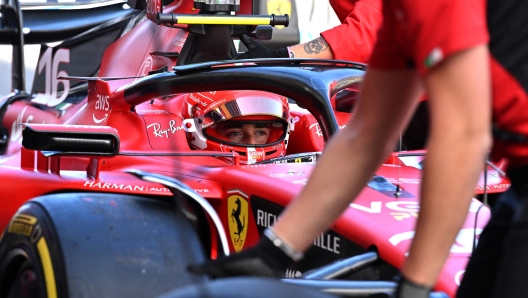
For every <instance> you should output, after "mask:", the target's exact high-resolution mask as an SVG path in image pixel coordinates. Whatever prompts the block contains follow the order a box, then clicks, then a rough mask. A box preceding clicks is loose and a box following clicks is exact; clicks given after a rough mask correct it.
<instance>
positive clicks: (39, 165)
mask: <svg viewBox="0 0 528 298" xmlns="http://www.w3.org/2000/svg"><path fill="white" fill-rule="evenodd" d="M242 2H247V1H242ZM165 11H167V12H169V11H177V12H180V13H192V2H191V1H175V2H174V3H173V4H172V5H171V6H170V7H168V8H165ZM186 36H187V32H186V31H184V30H180V29H174V28H167V27H163V26H157V25H156V24H154V23H153V22H150V21H143V22H142V23H140V24H139V25H138V26H136V27H135V28H134V29H132V30H131V31H130V32H128V33H127V34H126V35H124V36H123V37H122V38H120V39H119V40H118V41H117V42H115V43H114V44H113V45H112V46H110V47H109V48H108V49H107V51H106V52H105V55H104V58H103V62H102V65H101V69H100V72H99V76H100V77H124V76H144V75H146V74H147V73H148V72H149V71H151V70H155V69H159V68H161V67H163V66H166V65H167V66H169V68H170V67H172V66H174V65H175V64H176V58H170V57H164V56H159V55H153V54H152V53H155V52H180V51H181V48H182V45H183V41H184V40H185V38H186ZM125 57H126V59H125ZM70 75H75V74H70ZM134 80H135V79H133V78H132V79H124V80H112V81H101V80H98V81H91V82H90V85H89V93H88V98H87V99H85V100H84V101H83V102H81V103H79V104H77V105H73V106H71V107H70V108H69V109H66V110H65V111H63V113H62V114H59V113H57V112H56V110H53V109H51V111H50V110H42V109H37V108H35V107H33V106H32V105H31V104H27V102H15V103H14V104H12V106H11V107H10V108H9V109H8V111H7V113H6V115H5V117H4V120H3V121H4V122H3V126H4V127H7V128H10V144H9V147H8V151H7V154H6V155H4V156H2V157H1V158H0V163H1V167H0V179H1V180H2V181H4V183H3V185H2V190H1V192H2V193H3V194H4V196H3V200H2V203H1V205H2V208H1V209H0V229H2V230H3V229H4V228H5V227H6V225H7V223H8V221H9V220H10V218H11V216H12V215H13V214H14V213H15V212H16V210H17V209H18V208H19V207H20V206H21V205H22V204H23V203H24V202H25V201H27V200H29V199H31V198H34V197H37V196H39V195H43V194H50V193H57V192H108V193H127V194H138V195H145V196H171V195H172V194H171V193H170V191H169V190H168V189H166V188H165V187H163V186H161V185H158V184H154V183H149V182H145V181H142V180H139V179H137V178H135V177H134V176H132V175H130V174H128V173H125V172H124V171H125V170H128V169H139V170H143V171H148V172H154V173H159V174H163V175H168V176H172V177H175V178H177V179H179V180H181V181H182V182H184V183H186V184H187V185H188V186H189V187H191V188H192V189H194V190H195V191H196V192H197V193H198V194H200V195H201V196H203V197H205V198H206V199H208V200H209V202H210V203H211V204H212V206H213V207H214V208H215V209H216V211H217V212H218V214H219V216H220V218H221V220H222V222H223V223H224V226H225V227H226V231H227V232H228V233H230V235H229V236H228V239H230V241H231V243H230V247H231V250H232V251H240V250H241V249H243V248H246V247H248V246H251V245H252V244H254V243H255V242H256V241H258V239H259V231H261V230H262V228H264V227H267V226H269V225H272V224H273V222H274V221H275V220H276V218H277V216H278V214H279V213H278V212H280V209H281V208H278V209H277V208H276V207H277V206H279V207H283V206H286V205H287V204H288V203H289V202H290V200H292V198H293V197H295V195H296V194H297V193H298V192H299V191H300V190H301V188H302V187H303V185H304V184H305V183H306V181H307V180H308V178H309V177H310V173H311V171H312V169H313V167H314V163H287V164H257V165H237V164H236V163H231V164H230V163H226V162H225V161H223V160H219V159H217V158H215V157H213V156H177V157H174V156H148V154H152V153H157V152H158V153H159V152H190V153H192V151H190V150H189V146H188V144H187V140H186V137H185V131H184V129H183V127H182V125H181V122H182V117H181V109H182V96H174V97H171V98H163V99H161V98H153V99H152V101H149V102H145V103H142V104H139V105H137V106H135V108H133V107H132V106H131V105H130V104H129V103H127V102H126V101H125V100H124V96H123V87H122V86H124V85H125V84H127V83H130V82H132V81H134ZM204 84H207V82H204ZM252 92H253V94H254V96H265V92H261V91H252ZM210 96H214V92H211V94H210ZM292 115H293V117H294V118H295V119H296V123H295V129H294V131H292V132H291V136H290V145H289V147H288V153H290V154H292V153H300V152H313V151H321V150H322V149H323V147H324V141H323V137H322V134H321V132H320V130H319V127H318V124H317V122H316V120H315V119H314V118H313V117H312V116H311V115H310V114H309V113H308V112H307V111H306V110H304V109H301V108H295V109H293V111H292ZM349 116H350V114H348V113H340V112H336V117H337V120H338V123H339V125H340V126H344V125H345V124H346V121H347V119H348V118H349ZM22 123H30V124H31V123H47V124H64V125H65V126H63V125H61V126H58V128H59V129H63V130H68V125H76V126H79V125H80V126H86V127H85V128H84V129H86V130H87V131H90V130H92V129H93V128H91V127H94V126H103V127H111V128H114V129H115V132H116V135H118V136H119V140H120V149H119V150H120V152H121V153H126V152H129V153H130V152H135V153H144V154H145V155H144V156H131V155H117V156H115V157H97V156H91V157H90V156H85V157H75V156H72V157H65V156H62V157H46V156H44V155H43V154H42V153H41V152H38V151H33V150H27V149H21V145H20V144H21V140H20V138H21V130H22V127H23V125H22ZM53 128H54V127H53V126H51V127H50V129H53ZM55 129H57V127H55ZM78 129H82V128H78ZM104 129H106V128H104ZM417 153H421V152H417ZM421 159H423V156H420V155H416V156H410V157H405V158H403V157H398V153H394V154H393V156H391V157H389V158H388V159H387V163H386V164H384V165H382V166H381V167H380V169H379V170H378V171H377V173H376V175H378V176H383V177H385V178H386V179H387V180H388V181H389V182H391V183H393V184H399V185H400V186H401V188H402V189H403V195H402V196H400V197H399V198H396V197H395V196H394V195H391V194H390V193H386V192H385V193H384V192H380V191H378V190H374V189H373V188H370V187H365V189H364V190H363V192H362V193H361V194H360V196H359V197H358V198H357V199H356V200H355V201H354V202H353V203H352V204H350V207H349V208H348V209H347V210H346V211H345V212H344V213H343V215H342V216H341V217H340V218H339V219H338V220H337V221H336V222H335V223H334V225H333V226H332V231H333V232H332V233H327V234H324V235H322V236H321V237H319V238H318V239H317V240H316V241H315V242H314V243H315V245H316V246H317V247H319V248H320V249H322V250H323V251H326V252H327V253H330V254H334V255H335V256H336V259H338V258H341V257H343V256H346V251H345V250H346V249H347V247H348V246H347V244H345V243H344V242H345V241H347V242H348V241H349V242H353V243H355V244H356V245H357V246H359V247H361V248H363V249H368V248H372V247H376V248H377V250H378V252H379V255H380V257H381V258H382V259H383V260H384V261H386V262H387V263H389V264H390V265H392V266H394V267H395V268H401V265H402V263H403V261H404V259H405V255H406V253H407V251H408V248H409V245H410V242H411V240H412V238H413V230H414V225H415V222H416V218H417V213H418V208H419V207H418V201H419V182H420V177H421V171H420V170H419V169H417V167H416V166H415V165H416V164H418V162H419V161H420V160H421ZM406 164H407V165H406ZM453 179H457V178H456V169H453ZM508 186H509V184H508V182H507V181H506V180H504V179H503V178H501V177H500V176H499V175H498V174H497V171H496V170H491V171H490V172H489V173H488V191H490V192H492V191H503V190H504V189H505V188H507V187H508ZM481 191H482V188H481V189H477V190H476V193H480V192H481ZM439 195H442V194H439ZM236 199H239V200H240V203H239V204H238V205H237V203H236ZM321 199H324V198H321ZM258 200H261V201H262V200H264V201H267V202H271V203H272V205H273V206H274V207H273V208H275V209H273V208H271V209H266V208H264V207H265V204H264V205H262V204H260V205H258V204H257V201H258ZM480 206H481V203H480V202H479V201H477V200H474V201H473V203H472V205H471V208H470V210H469V213H468V217H467V220H466V222H465V224H464V228H463V229H462V230H461V232H460V234H459V237H458V238H457V241H456V243H455V244H454V245H453V248H452V250H451V255H450V257H449V259H448V261H447V263H446V265H445V267H444V270H443V271H442V274H441V276H440V279H439V281H438V284H437V286H436V288H435V289H436V290H439V291H445V292H447V293H448V294H449V295H451V296H454V294H455V291H456V288H457V286H458V284H459V282H460V280H461V278H462V275H463V272H464V268H465V265H466V262H467V260H468V257H469V255H470V253H471V251H472V249H473V239H474V237H473V236H474V235H478V234H479V233H480V231H481V229H482V228H483V227H484V226H485V224H486V223H487V221H488V219H489V216H490V212H489V209H488V208H486V207H484V208H480ZM105 207H107V208H115V206H112V203H111V202H109V203H108V206H105ZM306 208H310V206H306ZM270 210H275V212H271V211H270ZM277 210H278V212H277ZM477 211H480V212H479V213H478V217H477ZM236 212H238V213H236ZM235 217H237V218H238V219H239V220H240V223H241V224H242V226H243V229H242V231H241V230H240V229H239V230H237V226H236V221H235ZM477 219H478V220H477ZM446 220H449V219H447V218H446ZM476 220H477V222H476V223H475V221H476ZM87 224H89V223H87ZM474 227H476V231H475V229H474ZM236 232H238V234H235V233H236Z"/></svg>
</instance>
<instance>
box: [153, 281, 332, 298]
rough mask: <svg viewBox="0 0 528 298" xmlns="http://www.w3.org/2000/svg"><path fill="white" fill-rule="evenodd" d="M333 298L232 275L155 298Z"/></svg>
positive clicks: (314, 292)
mask: <svg viewBox="0 0 528 298" xmlns="http://www.w3.org/2000/svg"><path fill="white" fill-rule="evenodd" d="M267 297H274V298H289V297H306V298H332V297H333V298H335V297H337V296H334V295H331V294H329V293H323V292H321V291H318V290H317V289H314V288H309V287H306V286H301V285H294V284H289V283H285V282H282V281H280V280H278V279H269V278H260V277H232V278H222V279H218V280H215V281H208V282H202V283H196V284H192V285H189V286H185V287H182V288H180V289H177V290H174V291H171V292H168V293H166V294H164V295H161V296H158V297H157V298H267Z"/></svg>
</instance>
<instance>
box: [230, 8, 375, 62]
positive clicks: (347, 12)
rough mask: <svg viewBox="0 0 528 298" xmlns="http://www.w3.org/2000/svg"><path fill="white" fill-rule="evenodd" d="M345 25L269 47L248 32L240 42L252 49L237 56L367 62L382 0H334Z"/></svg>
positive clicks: (244, 57) (337, 13) (340, 18)
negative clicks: (290, 43) (284, 45)
mask: <svg viewBox="0 0 528 298" xmlns="http://www.w3.org/2000/svg"><path fill="white" fill-rule="evenodd" d="M330 5H332V8H333V9H334V11H335V13H336V15H337V17H338V18H339V21H340V22H341V25H339V26H336V27H334V28H332V29H330V30H327V31H324V32H322V33H321V36H320V37H318V38H315V39H313V40H311V41H309V42H306V43H302V44H298V45H294V46H290V47H288V48H282V49H278V50H269V49H267V48H266V47H265V46H263V45H262V44H260V43H259V42H257V41H254V40H253V39H251V38H249V37H248V36H246V35H242V36H241V38H240V41H242V43H244V45H245V46H246V47H247V48H248V49H249V50H248V51H247V52H246V53H243V54H240V55H238V57H237V59H251V58H288V57H292V58H319V59H338V60H349V61H354V62H362V63H365V62H367V60H368V58H370V55H371V53H372V48H373V46H374V43H375V42H376V33H377V31H378V29H379V27H380V25H381V19H382V15H381V0H354V1H346V0H330Z"/></svg>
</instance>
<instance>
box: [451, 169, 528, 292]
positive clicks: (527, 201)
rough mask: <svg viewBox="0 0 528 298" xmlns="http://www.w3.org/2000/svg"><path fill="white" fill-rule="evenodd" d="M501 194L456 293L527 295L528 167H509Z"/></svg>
mask: <svg viewBox="0 0 528 298" xmlns="http://www.w3.org/2000/svg"><path fill="white" fill-rule="evenodd" d="M508 177H509V178H510V180H511V182H512V186H511V187H510V188H509V189H508V190H507V191H506V192H505V193H504V194H502V195H501V196H500V197H499V199H498V201H497V203H496V206H495V207H494V208H493V211H492V217H491V219H490V221H489V223H488V225H487V226H486V227H485V228H484V231H482V234H481V235H480V239H479V244H478V246H477V248H476V250H475V251H474V252H473V254H472V256H471V259H470V261H469V263H468V266H467V269H466V272H465V274H464V278H463V280H462V283H461V285H460V287H459V289H458V293H457V297H458V298H464V297H478V298H481V297H494V298H495V297H497V298H498V297H501V298H508V297H516V298H517V297H528V167H522V168H516V169H512V170H509V171H508Z"/></svg>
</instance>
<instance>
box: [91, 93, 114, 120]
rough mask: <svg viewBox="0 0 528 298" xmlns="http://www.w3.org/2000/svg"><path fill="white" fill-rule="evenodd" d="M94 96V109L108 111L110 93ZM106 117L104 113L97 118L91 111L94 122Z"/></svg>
mask: <svg viewBox="0 0 528 298" xmlns="http://www.w3.org/2000/svg"><path fill="white" fill-rule="evenodd" d="M96 96H97V100H96V101H95V110H96V111H105V112H108V110H110V102H109V101H108V100H109V99H110V95H103V94H96ZM107 118H108V113H105V114H104V117H103V118H97V117H96V116H95V113H92V119H93V122H94V123H95V124H99V123H102V122H104V121H106V119H107Z"/></svg>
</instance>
